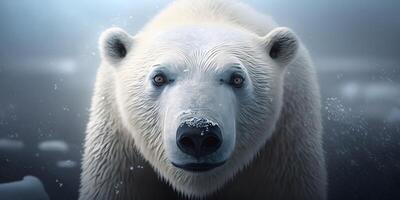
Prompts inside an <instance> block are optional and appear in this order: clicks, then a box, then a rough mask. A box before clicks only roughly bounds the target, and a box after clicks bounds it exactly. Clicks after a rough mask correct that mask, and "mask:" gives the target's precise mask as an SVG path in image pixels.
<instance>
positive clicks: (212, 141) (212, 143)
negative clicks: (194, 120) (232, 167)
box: [201, 136, 219, 148]
mask: <svg viewBox="0 0 400 200" xmlns="http://www.w3.org/2000/svg"><path fill="white" fill-rule="evenodd" d="M218 145H219V139H218V138H216V137H214V136H210V137H207V138H206V139H204V140H203V142H202V144H201V146H202V147H205V148H214V147H217V146H218Z"/></svg>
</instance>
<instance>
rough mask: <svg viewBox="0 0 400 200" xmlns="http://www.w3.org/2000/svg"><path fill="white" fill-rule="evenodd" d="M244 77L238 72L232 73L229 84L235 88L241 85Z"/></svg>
mask: <svg viewBox="0 0 400 200" xmlns="http://www.w3.org/2000/svg"><path fill="white" fill-rule="evenodd" d="M243 82H244V78H243V77H242V76H241V75H240V74H232V76H231V80H230V84H231V85H232V86H233V87H235V88H241V87H242V86H243Z"/></svg>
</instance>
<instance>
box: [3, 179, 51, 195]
mask: <svg viewBox="0 0 400 200" xmlns="http://www.w3.org/2000/svg"><path fill="white" fill-rule="evenodd" d="M0 194H1V196H0V199H5V200H6V199H10V200H11V199H12V200H49V196H48V195H47V193H46V191H45V190H44V187H43V184H42V182H41V181H40V180H39V179H38V178H36V177H34V176H25V177H24V179H23V180H21V181H15V182H10V183H3V184H0Z"/></svg>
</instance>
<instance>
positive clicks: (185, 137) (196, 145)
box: [176, 118, 222, 158]
mask: <svg viewBox="0 0 400 200" xmlns="http://www.w3.org/2000/svg"><path fill="white" fill-rule="evenodd" d="M176 142H177V146H178V147H179V149H180V150H181V151H182V152H184V153H186V154H188V155H191V156H193V157H196V158H200V157H204V156H207V155H209V154H212V153H214V152H216V151H217V150H218V148H219V147H220V146H221V144H222V134H221V129H220V128H219V126H218V124H216V123H213V122H211V121H209V120H207V119H204V118H192V119H190V120H187V121H184V122H183V123H182V124H181V125H180V126H179V127H178V130H177V132H176Z"/></svg>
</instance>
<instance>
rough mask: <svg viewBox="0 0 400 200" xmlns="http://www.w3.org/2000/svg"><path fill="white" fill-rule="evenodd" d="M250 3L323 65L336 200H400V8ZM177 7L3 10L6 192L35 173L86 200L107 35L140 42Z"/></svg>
mask: <svg viewBox="0 0 400 200" xmlns="http://www.w3.org/2000/svg"><path fill="white" fill-rule="evenodd" d="M247 2H248V3H249V4H251V5H254V6H255V7H256V8H257V9H258V10H259V11H261V12H265V13H269V14H270V15H272V16H273V17H274V18H275V19H276V20H277V21H278V22H279V23H280V24H281V25H283V26H288V27H291V28H292V29H293V30H295V32H296V33H297V34H298V35H299V36H300V37H301V38H302V40H303V42H304V43H305V44H306V45H307V46H308V48H309V49H310V52H311V54H312V56H313V58H314V61H315V65H316V67H317V70H318V78H319V82H320V85H321V93H322V102H323V109H322V111H323V117H324V129H325V135H324V145H325V151H326V155H327V166H328V171H329V199H332V200H336V199H362V200H365V199H380V200H382V199H400V136H399V134H400V1H396V0H384V1H378V0H356V1H354V0H338V1H327V0H321V1H311V0H306V1H304V0H303V1H289V0H265V1H263V0H249V1H247ZM167 3H168V1H165V0H163V1H160V0H157V1H146V2H142V1H134V0H116V1H105V0H100V1H99V0H83V1H67V0H64V1H50V0H44V1H28V0H18V1H15V0H2V1H0V183H4V182H10V181H15V180H20V179H22V177H23V176H25V175H34V176H36V177H38V178H39V179H41V180H42V182H43V183H44V186H45V189H46V191H47V192H48V193H49V194H50V197H51V198H52V199H59V200H62V199H76V198H77V196H78V187H79V173H80V159H81V153H82V141H83V138H84V130H85V126H86V122H87V120H88V107H89V106H90V98H91V95H92V89H93V83H94V79H95V76H96V69H97V67H98V64H99V54H98V49H97V39H98V36H99V35H100V33H101V32H102V31H103V30H105V29H107V28H108V27H111V26H120V27H122V28H125V29H126V30H128V31H129V32H131V33H132V34H134V33H135V32H136V31H137V30H138V29H140V27H141V26H142V25H143V24H144V23H145V22H146V21H148V20H149V19H150V18H151V17H152V16H153V15H154V14H156V13H157V11H158V10H159V9H161V8H162V7H163V6H164V5H166V4H167ZM134 167H135V168H136V169H137V170H138V173H140V169H141V167H140V166H134ZM0 199H1V194H0Z"/></svg>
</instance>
